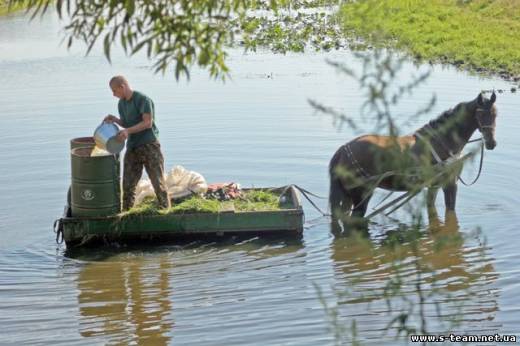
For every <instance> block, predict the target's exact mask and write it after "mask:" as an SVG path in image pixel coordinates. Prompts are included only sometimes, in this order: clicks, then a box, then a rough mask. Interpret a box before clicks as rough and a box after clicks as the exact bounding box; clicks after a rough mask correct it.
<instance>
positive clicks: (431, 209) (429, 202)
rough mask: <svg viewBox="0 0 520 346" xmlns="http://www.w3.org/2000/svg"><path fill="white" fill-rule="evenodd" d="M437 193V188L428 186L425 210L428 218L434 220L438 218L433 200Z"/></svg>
mask: <svg viewBox="0 0 520 346" xmlns="http://www.w3.org/2000/svg"><path fill="white" fill-rule="evenodd" d="M437 192H439V188H438V187H435V186H430V187H429V188H428V191H427V193H426V208H427V210H428V216H429V217H430V216H431V217H432V218H435V217H438V214H437V208H435V199H436V198H437Z"/></svg>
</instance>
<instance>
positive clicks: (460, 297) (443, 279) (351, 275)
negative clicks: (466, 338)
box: [331, 213, 499, 336]
mask: <svg viewBox="0 0 520 346" xmlns="http://www.w3.org/2000/svg"><path fill="white" fill-rule="evenodd" d="M468 233H469V234H468ZM468 235H469V236H468ZM490 252H491V248H490V247H488V246H486V245H485V243H484V242H483V241H482V239H481V236H480V235H479V234H478V233H471V232H463V231H461V230H460V227H459V223H458V220H457V216H456V214H455V213H449V214H447V215H446V217H445V222H441V220H440V219H439V218H438V216H437V214H436V213H434V214H431V215H430V217H429V224H428V226H427V227H426V228H425V229H421V230H415V231H414V230H413V229H410V227H407V226H403V225H401V226H399V227H397V228H396V229H392V230H389V231H386V232H383V233H382V234H381V235H378V236H372V235H370V234H369V233H368V232H367V231H362V232H357V231H354V232H350V233H349V234H343V235H336V237H335V239H334V241H333V243H332V252H331V254H332V255H331V256H332V260H333V265H334V267H335V276H336V277H337V278H338V286H337V287H336V291H337V294H338V312H339V315H341V316H343V317H344V318H348V319H356V322H357V326H358V332H364V335H372V336H378V335H379V336H380V335H382V334H383V333H386V332H388V331H387V330H386V329H387V328H388V327H391V328H397V327H399V326H403V325H405V326H407V327H411V328H416V329H417V331H421V329H422V328H424V329H425V330H427V331H430V332H432V331H436V332H444V331H449V330H453V328H457V326H458V325H460V323H461V322H468V323H465V326H464V328H471V329H472V331H475V332H478V331H483V330H485V331H486V332H488V331H490V330H494V331H497V332H498V330H499V325H498V324H495V325H493V324H492V323H493V320H494V319H495V315H496V313H497V312H498V290H497V289H496V288H495V287H494V283H495V281H496V280H497V277H498V275H497V273H496V271H495V268H494V266H493V259H492V258H490ZM376 314H377V315H379V316H380V317H381V316H385V315H386V316H387V318H377V320H376V321H375V322H374V321H373V316H374V315H376ZM399 314H405V315H407V316H408V317H407V319H406V320H395V321H393V322H392V319H393V318H394V317H396V316H398V315H399ZM368 321H370V323H360V322H368ZM465 330H466V329H465ZM394 331H395V332H396V333H397V329H394ZM390 334H392V333H389V335H390ZM360 335H363V334H360Z"/></svg>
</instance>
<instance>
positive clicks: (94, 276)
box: [78, 254, 174, 345]
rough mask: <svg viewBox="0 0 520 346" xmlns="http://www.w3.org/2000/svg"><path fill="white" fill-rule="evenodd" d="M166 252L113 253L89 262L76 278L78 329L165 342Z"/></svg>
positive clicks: (168, 306)
mask: <svg viewBox="0 0 520 346" xmlns="http://www.w3.org/2000/svg"><path fill="white" fill-rule="evenodd" d="M171 269H172V264H171V261H170V259H169V258H168V256H167V255H165V254H161V255H160V256H153V257H147V256H128V255H127V256H117V257H115V258H111V259H109V260H107V261H103V262H90V263H88V264H87V265H86V266H85V267H84V268H83V269H82V270H81V272H80V274H79V278H78V289H79V292H80V293H79V295H78V302H79V309H80V317H81V318H80V333H81V335H82V336H84V337H96V336H100V335H104V336H107V337H108V339H109V341H110V342H111V343H137V344H153V345H166V344H167V343H168V341H169V340H170V338H171V336H170V332H171V330H172V328H173V325H174V321H173V318H172V316H171V311H172V303H171V300H170V295H171V287H170V278H169V277H170V272H171Z"/></svg>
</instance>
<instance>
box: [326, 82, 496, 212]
mask: <svg viewBox="0 0 520 346" xmlns="http://www.w3.org/2000/svg"><path fill="white" fill-rule="evenodd" d="M495 100H496V95H495V93H494V92H493V94H492V95H491V98H490V99H487V98H485V97H484V96H483V95H482V94H479V95H478V97H477V98H476V99H474V100H473V101H470V102H462V103H459V104H458V105H456V106H455V107H454V108H453V109H450V110H448V111H445V112H444V113H442V114H441V115H440V116H439V117H438V118H436V119H434V120H431V121H430V122H429V123H428V124H426V125H424V126H423V127H421V128H420V129H418V130H417V131H415V133H414V134H412V135H408V136H402V137H398V136H379V135H374V134H371V135H364V136H360V137H357V138H355V139H353V140H352V141H350V142H348V143H346V144H345V145H343V146H341V147H340V148H339V149H338V150H337V151H336V153H335V154H334V156H333V157H332V159H331V161H330V164H329V174H330V193H329V205H330V210H331V213H332V216H333V222H336V221H337V220H338V219H340V220H342V219H345V216H349V215H351V214H352V215H351V216H357V217H363V216H365V213H366V210H367V206H368V202H369V200H370V198H371V196H372V193H373V191H374V189H375V188H376V187H380V188H383V189H387V190H392V191H410V190H411V189H414V188H417V186H418V184H424V183H425V182H426V184H427V185H428V194H427V205H428V208H429V209H430V208H434V202H435V197H436V195H437V191H438V189H439V187H442V189H443V191H444V201H445V204H446V210H447V211H450V210H455V201H456V197H457V177H458V175H459V173H460V169H462V165H460V167H459V168H460V169H458V171H456V172H452V173H451V174H449V175H447V176H446V175H443V179H436V180H429V178H428V177H432V175H431V174H430V175H428V174H426V173H425V172H430V171H435V168H436V167H439V166H440V165H443V164H445V163H446V162H450V161H452V159H454V158H457V157H458V155H459V154H460V152H461V151H462V149H463V148H464V146H465V145H466V143H468V141H469V139H470V138H471V136H472V134H473V133H474V132H475V130H477V129H478V130H479V131H480V132H481V133H482V135H483V137H484V142H485V146H486V149H489V150H492V149H494V148H495V146H496V144H497V143H496V140H495V120H496V114H497V113H496V108H495V105H494V103H495ZM430 182H431V184H430Z"/></svg>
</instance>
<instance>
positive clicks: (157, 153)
mask: <svg viewBox="0 0 520 346" xmlns="http://www.w3.org/2000/svg"><path fill="white" fill-rule="evenodd" d="M143 167H144V168H145V169H146V173H147V174H148V177H149V178H150V181H151V182H152V186H153V189H154V191H155V195H156V196H157V201H158V202H159V206H160V207H161V208H169V207H170V198H169V197H168V190H167V187H166V181H165V180H164V157H163V155H162V152H161V145H160V144H159V142H153V143H148V144H144V145H141V146H138V147H137V148H132V149H128V150H127V151H126V154H125V158H124V169H123V210H128V209H130V208H132V207H133V205H134V201H135V189H136V187H137V183H138V182H139V180H140V179H141V176H142V175H143Z"/></svg>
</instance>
